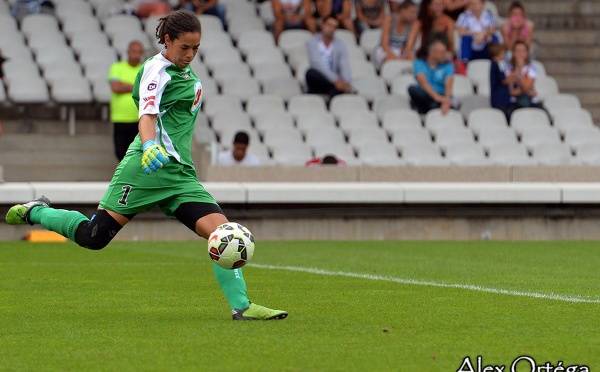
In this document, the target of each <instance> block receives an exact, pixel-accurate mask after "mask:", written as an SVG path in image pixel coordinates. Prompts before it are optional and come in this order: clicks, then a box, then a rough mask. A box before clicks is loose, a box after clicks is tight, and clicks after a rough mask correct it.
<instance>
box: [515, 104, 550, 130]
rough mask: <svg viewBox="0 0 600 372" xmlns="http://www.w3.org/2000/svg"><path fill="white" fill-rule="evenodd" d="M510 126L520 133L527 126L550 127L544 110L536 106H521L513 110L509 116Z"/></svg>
mask: <svg viewBox="0 0 600 372" xmlns="http://www.w3.org/2000/svg"><path fill="white" fill-rule="evenodd" d="M510 126H511V127H513V128H514V130H515V131H516V132H517V133H518V134H521V133H523V131H524V130H525V129H527V128H547V127H550V119H549V118H548V115H547V114H546V112H545V111H544V110H541V109H538V108H521V109H518V110H515V112H513V114H512V116H511V117H510Z"/></svg>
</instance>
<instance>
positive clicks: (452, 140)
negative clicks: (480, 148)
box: [435, 126, 475, 149]
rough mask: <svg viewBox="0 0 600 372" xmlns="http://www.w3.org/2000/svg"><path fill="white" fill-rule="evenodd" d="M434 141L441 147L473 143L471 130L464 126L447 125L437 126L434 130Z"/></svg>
mask: <svg viewBox="0 0 600 372" xmlns="http://www.w3.org/2000/svg"><path fill="white" fill-rule="evenodd" d="M435 142H436V143H437V144H438V145H439V146H440V147H441V148H442V149H446V148H448V147H452V146H457V145H465V146H467V145H471V144H474V143H475V140H474V139H473V132H471V130H470V129H468V128H465V127H455V126H447V127H441V128H438V129H437V130H436V132H435Z"/></svg>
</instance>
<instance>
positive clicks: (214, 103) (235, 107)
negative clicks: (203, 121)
mask: <svg viewBox="0 0 600 372" xmlns="http://www.w3.org/2000/svg"><path fill="white" fill-rule="evenodd" d="M202 108H203V109H204V112H206V114H207V115H208V117H209V118H213V117H214V116H215V115H217V114H218V113H220V112H223V111H224V112H228V111H236V112H243V111H244V110H243V108H242V100H241V99H240V98H239V97H237V96H234V95H227V94H222V95H215V96H209V97H205V98H204V103H203V105H202Z"/></svg>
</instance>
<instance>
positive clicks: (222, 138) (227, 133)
mask: <svg viewBox="0 0 600 372" xmlns="http://www.w3.org/2000/svg"><path fill="white" fill-rule="evenodd" d="M240 130H243V131H244V132H246V133H247V134H248V137H249V139H250V146H249V148H252V149H255V150H257V151H256V152H255V153H257V152H259V151H260V150H258V149H259V148H260V147H261V145H262V143H261V142H260V136H259V135H258V132H257V131H256V130H255V129H254V128H247V127H237V128H236V127H226V128H223V129H221V130H219V131H215V132H216V133H217V134H218V135H219V143H220V144H221V145H222V146H225V147H230V146H231V144H232V143H233V138H234V137H235V135H236V133H237V132H239V131H240ZM265 150H266V148H265ZM263 155H264V153H263ZM267 157H268V156H267Z"/></svg>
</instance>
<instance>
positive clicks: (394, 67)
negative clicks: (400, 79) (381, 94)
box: [381, 60, 413, 85]
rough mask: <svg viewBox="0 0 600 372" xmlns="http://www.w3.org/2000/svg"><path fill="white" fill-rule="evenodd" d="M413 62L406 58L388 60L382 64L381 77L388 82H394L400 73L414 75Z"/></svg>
mask: <svg viewBox="0 0 600 372" xmlns="http://www.w3.org/2000/svg"><path fill="white" fill-rule="evenodd" d="M412 71H413V62H411V61H405V60H391V61H386V62H384V63H383V65H382V66H381V77H382V78H383V79H384V80H385V82H386V83H388V84H390V85H391V84H392V82H393V81H394V79H395V78H396V77H397V76H399V75H409V76H412Z"/></svg>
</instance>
